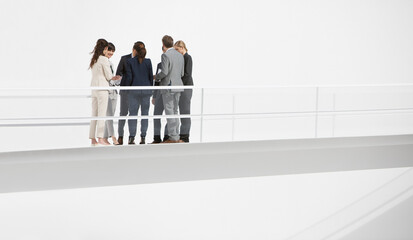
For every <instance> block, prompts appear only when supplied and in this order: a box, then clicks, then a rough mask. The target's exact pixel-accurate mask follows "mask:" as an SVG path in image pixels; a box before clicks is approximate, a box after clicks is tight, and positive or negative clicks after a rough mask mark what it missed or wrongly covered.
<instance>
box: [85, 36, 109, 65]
mask: <svg viewBox="0 0 413 240" xmlns="http://www.w3.org/2000/svg"><path fill="white" fill-rule="evenodd" d="M107 46H108V41H106V40H105V39H103V38H101V39H98V40H97V42H96V46H95V48H94V49H93V51H92V52H91V53H90V54H93V56H92V59H91V60H90V65H89V68H92V67H93V65H94V64H95V63H96V62H97V61H98V58H99V56H101V55H103V51H104V50H105V48H106V47H107Z"/></svg>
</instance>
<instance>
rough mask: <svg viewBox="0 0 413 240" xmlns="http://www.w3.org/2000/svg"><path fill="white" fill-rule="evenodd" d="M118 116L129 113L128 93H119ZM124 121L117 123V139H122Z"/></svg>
mask: <svg viewBox="0 0 413 240" xmlns="http://www.w3.org/2000/svg"><path fill="white" fill-rule="evenodd" d="M119 95H120V113H119V115H120V116H127V115H128V113H129V101H128V91H126V90H123V91H122V90H121V91H120V94H119ZM125 122H126V120H125V119H121V120H119V122H118V134H119V137H123V132H124V131H123V129H124V127H125Z"/></svg>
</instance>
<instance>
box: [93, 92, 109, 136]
mask: <svg viewBox="0 0 413 240" xmlns="http://www.w3.org/2000/svg"><path fill="white" fill-rule="evenodd" d="M108 97H109V93H108V91H107V90H95V91H92V117H106V111H107V110H108ZM104 132H105V120H92V121H90V130H89V138H91V139H92V138H96V137H98V138H103V134H104Z"/></svg>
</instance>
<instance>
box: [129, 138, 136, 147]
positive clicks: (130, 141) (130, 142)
mask: <svg viewBox="0 0 413 240" xmlns="http://www.w3.org/2000/svg"><path fill="white" fill-rule="evenodd" d="M128 144H129V145H134V144H135V137H129V142H128Z"/></svg>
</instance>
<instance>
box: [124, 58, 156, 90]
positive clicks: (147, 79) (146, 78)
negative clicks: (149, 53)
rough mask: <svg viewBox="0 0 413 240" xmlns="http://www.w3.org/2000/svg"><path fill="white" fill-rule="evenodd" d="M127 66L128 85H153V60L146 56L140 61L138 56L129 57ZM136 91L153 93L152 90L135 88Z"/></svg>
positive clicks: (126, 82)
mask: <svg viewBox="0 0 413 240" xmlns="http://www.w3.org/2000/svg"><path fill="white" fill-rule="evenodd" d="M127 63H128V66H127V67H126V78H125V84H126V86H153V70H152V62H151V60H150V59H149V58H145V59H144V60H143V61H142V63H139V61H138V58H137V57H134V58H131V59H128V61H127ZM134 92H136V93H142V94H148V95H152V90H135V91H134Z"/></svg>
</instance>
